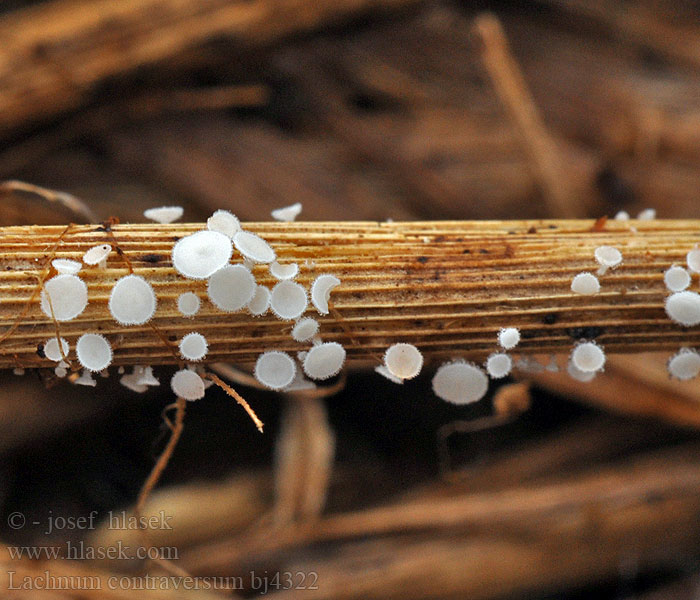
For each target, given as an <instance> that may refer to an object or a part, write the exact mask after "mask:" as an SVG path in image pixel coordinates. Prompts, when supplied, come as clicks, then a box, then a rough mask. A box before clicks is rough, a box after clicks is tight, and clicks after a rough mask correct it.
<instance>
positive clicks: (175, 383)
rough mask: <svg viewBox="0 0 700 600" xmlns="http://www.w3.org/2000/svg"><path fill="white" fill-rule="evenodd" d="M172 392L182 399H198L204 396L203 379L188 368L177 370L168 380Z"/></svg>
mask: <svg viewBox="0 0 700 600" xmlns="http://www.w3.org/2000/svg"><path fill="white" fill-rule="evenodd" d="M170 387H171V389H172V390H173V393H174V394H175V395H176V396H177V397H178V398H182V399H184V400H199V399H201V398H204V393H205V391H206V389H205V387H204V380H203V379H202V378H201V377H200V376H199V375H198V374H197V373H195V372H194V371H192V370H190V369H181V370H180V371H177V372H176V373H175V374H174V375H173V376H172V379H171V380H170Z"/></svg>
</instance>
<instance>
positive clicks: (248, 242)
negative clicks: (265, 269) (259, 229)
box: [233, 231, 277, 263]
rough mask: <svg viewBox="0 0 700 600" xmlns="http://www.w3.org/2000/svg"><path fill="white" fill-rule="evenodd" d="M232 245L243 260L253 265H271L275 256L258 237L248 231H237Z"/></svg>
mask: <svg viewBox="0 0 700 600" xmlns="http://www.w3.org/2000/svg"><path fill="white" fill-rule="evenodd" d="M233 245H234V246H235V247H236V250H238V251H239V252H240V253H241V254H242V255H243V256H244V257H245V258H247V259H249V260H252V261H253V262H255V263H271V262H272V261H273V260H275V258H277V255H276V254H275V251H274V250H273V249H272V247H271V246H270V244H268V243H267V242H266V241H265V240H264V239H262V238H261V237H260V236H258V235H255V234H254V233H251V232H250V231H239V232H238V233H236V234H235V235H234V236H233Z"/></svg>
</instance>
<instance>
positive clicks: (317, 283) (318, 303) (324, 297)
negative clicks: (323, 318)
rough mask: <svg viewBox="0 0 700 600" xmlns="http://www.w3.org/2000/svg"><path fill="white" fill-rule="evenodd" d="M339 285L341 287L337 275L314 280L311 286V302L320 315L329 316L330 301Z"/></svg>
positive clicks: (323, 276)
mask: <svg viewBox="0 0 700 600" xmlns="http://www.w3.org/2000/svg"><path fill="white" fill-rule="evenodd" d="M338 285H340V279H338V278H337V277H336V276H335V275H328V274H323V275H319V276H318V277H316V279H315V280H314V282H313V284H312V285H311V302H313V305H314V306H315V307H316V310H317V311H318V312H319V313H320V314H322V315H327V314H328V300H329V299H330V297H331V290H333V288H334V287H336V286H338Z"/></svg>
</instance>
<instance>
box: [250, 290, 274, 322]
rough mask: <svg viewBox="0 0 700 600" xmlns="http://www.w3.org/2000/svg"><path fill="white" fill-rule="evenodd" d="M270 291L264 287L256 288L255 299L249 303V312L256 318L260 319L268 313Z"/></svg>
mask: <svg viewBox="0 0 700 600" xmlns="http://www.w3.org/2000/svg"><path fill="white" fill-rule="evenodd" d="M270 295H271V294H270V290H268V289H267V288H266V287H265V286H264V285H258V286H256V288H255V295H254V296H253V299H252V300H251V301H250V302H248V312H250V314H251V315H253V316H254V317H259V316H260V315H264V314H265V313H266V312H267V309H268V308H270Z"/></svg>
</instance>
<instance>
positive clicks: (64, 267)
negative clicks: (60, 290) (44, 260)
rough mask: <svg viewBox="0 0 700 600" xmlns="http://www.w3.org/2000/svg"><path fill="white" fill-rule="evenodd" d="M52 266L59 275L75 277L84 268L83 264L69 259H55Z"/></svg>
mask: <svg viewBox="0 0 700 600" xmlns="http://www.w3.org/2000/svg"><path fill="white" fill-rule="evenodd" d="M51 266H52V267H53V268H54V269H56V271H58V272H59V273H65V274H68V275H75V274H76V273H77V272H78V271H80V269H82V268H83V265H82V263H79V262H78V261H77V260H70V259H69V258H54V259H53V260H52V261H51Z"/></svg>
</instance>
